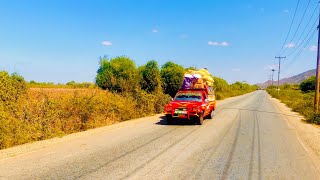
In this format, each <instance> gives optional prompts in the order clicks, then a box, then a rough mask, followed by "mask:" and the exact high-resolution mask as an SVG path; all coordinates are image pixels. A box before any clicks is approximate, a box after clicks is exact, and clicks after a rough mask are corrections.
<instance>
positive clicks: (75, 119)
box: [0, 88, 170, 149]
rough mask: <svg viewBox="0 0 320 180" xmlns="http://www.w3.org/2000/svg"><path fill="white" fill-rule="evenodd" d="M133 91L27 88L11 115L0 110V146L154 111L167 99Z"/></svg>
mask: <svg viewBox="0 0 320 180" xmlns="http://www.w3.org/2000/svg"><path fill="white" fill-rule="evenodd" d="M134 94H135V95H134V96H132V95H130V94H122V95H120V94H117V93H112V92H109V91H103V90H99V89H96V90H90V89H84V90H68V89H53V88H51V89H42V90H41V89H30V90H28V91H27V92H26V94H25V95H24V97H23V98H22V99H20V100H19V101H20V102H19V103H18V104H17V107H16V109H15V110H16V113H15V116H12V115H11V114H8V115H6V116H3V115H4V114H3V113H0V115H2V118H1V119H0V149H2V148H7V147H11V146H14V145H18V144H23V143H26V142H31V141H38V140H43V139H48V138H52V137H56V136H61V135H65V134H70V133H74V132H79V131H84V130H87V129H91V128H95V127H101V126H104V125H108V124H112V123H114V122H119V121H125V120H129V119H134V118H139V117H143V116H148V115H152V114H158V113H161V112H162V111H163V106H164V104H166V103H168V101H169V100H170V97H169V96H168V95H164V94H149V93H146V92H145V91H142V90H137V91H136V93H134ZM1 107H3V106H0V108H1ZM0 112H1V109H0ZM5 112H6V113H12V112H11V111H9V112H8V111H5Z"/></svg>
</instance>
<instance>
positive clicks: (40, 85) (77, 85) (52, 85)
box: [27, 80, 97, 89]
mask: <svg viewBox="0 0 320 180" xmlns="http://www.w3.org/2000/svg"><path fill="white" fill-rule="evenodd" d="M27 86H28V87H29V88H66V89H74V88H77V89H84V88H89V89H95V88H97V86H96V85H95V84H94V83H91V82H82V83H77V82H75V81H70V82H68V83H67V84H60V83H58V84H55V83H52V82H48V83H46V82H35V81H34V80H32V81H30V82H29V83H28V84H27Z"/></svg>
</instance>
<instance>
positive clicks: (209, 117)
mask: <svg viewBox="0 0 320 180" xmlns="http://www.w3.org/2000/svg"><path fill="white" fill-rule="evenodd" d="M206 119H212V111H210V113H209V114H208V115H207V116H206Z"/></svg>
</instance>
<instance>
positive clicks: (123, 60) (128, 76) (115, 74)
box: [96, 56, 139, 92]
mask: <svg viewBox="0 0 320 180" xmlns="http://www.w3.org/2000/svg"><path fill="white" fill-rule="evenodd" d="M137 79H138V70H137V68H136V65H135V63H134V62H133V60H131V59H130V58H128V57H125V56H120V57H116V58H111V59H110V60H109V59H108V58H107V57H104V58H102V59H101V60H100V67H99V69H98V71H97V76H96V84H97V85H98V86H99V87H100V88H102V89H108V90H110V91H112V92H133V91H134V89H136V88H137V87H138V83H139V82H138V81H137Z"/></svg>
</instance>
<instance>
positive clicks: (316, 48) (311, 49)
mask: <svg viewBox="0 0 320 180" xmlns="http://www.w3.org/2000/svg"><path fill="white" fill-rule="evenodd" d="M317 50H318V47H317V46H315V45H313V46H311V47H310V51H317Z"/></svg>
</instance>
